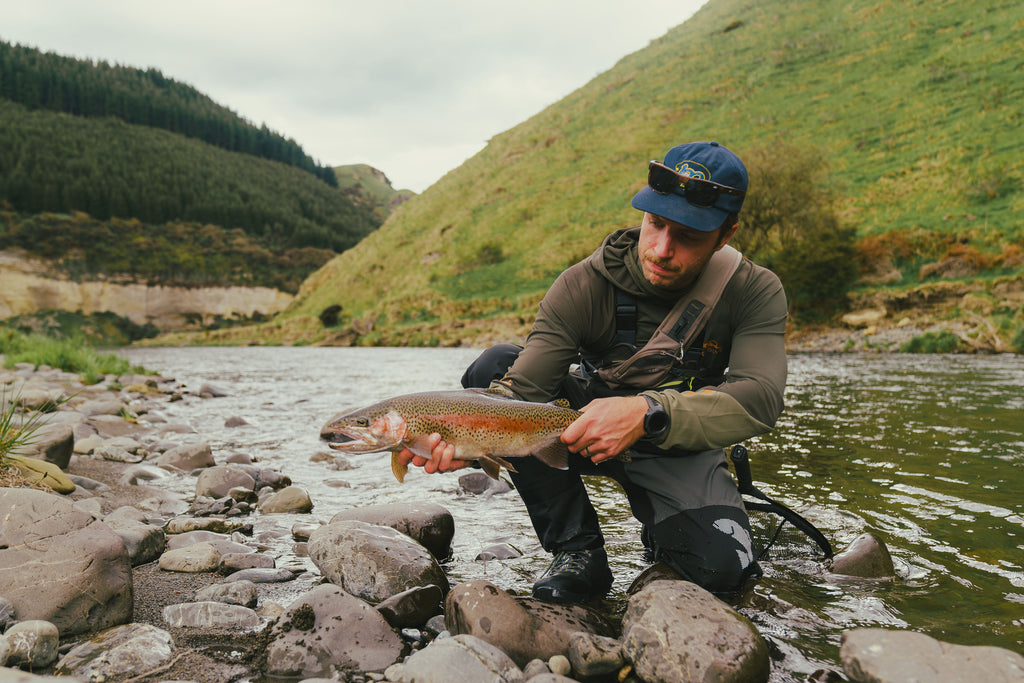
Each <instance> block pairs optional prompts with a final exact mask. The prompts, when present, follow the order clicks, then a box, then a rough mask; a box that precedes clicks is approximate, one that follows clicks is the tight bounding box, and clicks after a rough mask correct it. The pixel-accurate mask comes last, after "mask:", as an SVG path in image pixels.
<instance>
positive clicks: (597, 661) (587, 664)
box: [568, 631, 626, 678]
mask: <svg viewBox="0 0 1024 683" xmlns="http://www.w3.org/2000/svg"><path fill="white" fill-rule="evenodd" d="M568 656H569V662H570V663H571V664H572V670H573V672H575V674H576V675H577V676H582V677H583V678H595V677H599V676H607V675H609V674H614V673H617V672H618V671H619V670H621V669H622V667H623V666H624V665H625V663H626V659H625V657H624V656H623V654H622V643H620V642H619V641H618V640H616V639H615V638H608V637H606V636H599V635H595V634H593V633H587V632H585V631H577V632H576V633H570V634H569V655H568Z"/></svg>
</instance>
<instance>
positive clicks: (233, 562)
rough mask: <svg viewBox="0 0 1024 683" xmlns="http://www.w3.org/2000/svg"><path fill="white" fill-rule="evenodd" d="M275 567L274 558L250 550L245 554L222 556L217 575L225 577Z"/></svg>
mask: <svg viewBox="0 0 1024 683" xmlns="http://www.w3.org/2000/svg"><path fill="white" fill-rule="evenodd" d="M275 566H276V565H275V562H274V558H273V557H271V556H270V555H265V554H263V553H257V552H252V551H251V550H250V551H249V552H245V553H227V554H225V555H222V556H221V558H220V567H218V568H217V573H219V574H224V575H227V574H234V573H235V572H238V571H241V570H243V569H273V568H274V567H275Z"/></svg>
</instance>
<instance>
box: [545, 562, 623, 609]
mask: <svg viewBox="0 0 1024 683" xmlns="http://www.w3.org/2000/svg"><path fill="white" fill-rule="evenodd" d="M611 587H612V570H611V569H609V568H608V555H607V554H606V553H605V551H604V548H595V549H593V550H567V551H563V552H560V553H556V554H555V558H554V559H553V560H552V561H551V566H550V567H548V569H547V571H546V572H544V574H543V575H542V576H541V577H540V579H539V580H538V581H537V583H535V584H533V597H535V598H537V599H538V600H543V601H544V602H556V603H561V604H571V603H581V602H587V601H588V600H590V599H591V598H597V597H600V596H602V595H604V594H605V593H607V592H608V589H609V588H611Z"/></svg>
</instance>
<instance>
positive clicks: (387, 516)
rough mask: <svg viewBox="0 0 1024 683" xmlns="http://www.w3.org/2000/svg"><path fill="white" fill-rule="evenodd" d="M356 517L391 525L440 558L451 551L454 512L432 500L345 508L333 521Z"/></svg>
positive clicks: (363, 520) (447, 555) (453, 532)
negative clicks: (428, 501)
mask: <svg viewBox="0 0 1024 683" xmlns="http://www.w3.org/2000/svg"><path fill="white" fill-rule="evenodd" d="M349 519H355V520H359V521H360V522H366V523H367V524H377V525H380V526H387V527H391V528H392V529H394V530H395V531H399V532H401V533H403V534H405V535H406V536H408V537H409V538H411V539H413V540H414V541H416V542H417V543H419V544H420V545H422V546H423V547H424V548H426V549H427V550H429V551H430V554H431V555H433V556H434V557H436V558H437V559H438V560H445V559H447V558H448V557H449V556H450V555H451V552H452V550H451V548H452V538H453V537H454V536H455V520H454V519H453V518H452V513H450V512H449V511H448V510H446V509H445V508H443V507H442V506H440V505H435V504H432V503H385V504H381V505H368V506H366V507H361V508H354V509H352V510H343V511H342V512H339V513H338V514H336V515H334V517H332V518H331V522H332V523H333V522H340V521H342V520H349Z"/></svg>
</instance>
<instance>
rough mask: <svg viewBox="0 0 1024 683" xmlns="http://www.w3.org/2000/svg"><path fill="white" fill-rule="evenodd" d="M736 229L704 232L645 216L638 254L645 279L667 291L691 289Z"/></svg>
mask: <svg viewBox="0 0 1024 683" xmlns="http://www.w3.org/2000/svg"><path fill="white" fill-rule="evenodd" d="M735 232H736V226H735V225H733V226H731V227H729V228H725V229H721V228H720V229H718V230H715V231H713V232H701V231H699V230H694V229H693V228H688V227H686V226H685V225H683V224H682V223H676V222H675V221H670V220H668V219H667V218H662V217H661V216H656V215H654V214H653V213H645V214H644V221H643V223H642V224H641V226H640V242H639V244H638V253H639V255H640V265H641V267H643V271H644V277H645V278H647V281H648V282H650V283H651V284H652V285H655V286H657V287H664V288H665V289H682V288H684V287H687V286H689V285H690V284H691V283H692V282H693V281H694V280H695V279H696V278H697V276H698V275H700V272H701V271H702V270H704V266H706V265H707V263H708V261H709V260H710V259H711V255H712V254H714V253H715V252H716V251H718V250H719V249H721V248H722V247H723V246H725V244H726V242H728V241H729V239H730V238H732V236H733V233H735Z"/></svg>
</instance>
